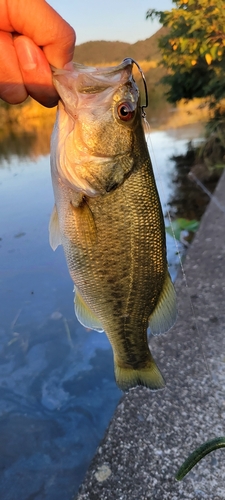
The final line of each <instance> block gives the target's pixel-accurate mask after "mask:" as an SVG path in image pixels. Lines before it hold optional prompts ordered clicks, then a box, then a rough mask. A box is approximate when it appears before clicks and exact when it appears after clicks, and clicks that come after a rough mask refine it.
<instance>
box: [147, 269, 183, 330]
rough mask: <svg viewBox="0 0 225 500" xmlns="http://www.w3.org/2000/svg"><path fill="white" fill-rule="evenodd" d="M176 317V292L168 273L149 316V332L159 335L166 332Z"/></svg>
mask: <svg viewBox="0 0 225 500" xmlns="http://www.w3.org/2000/svg"><path fill="white" fill-rule="evenodd" d="M176 317H177V308H176V293H175V290H174V286H173V283H172V281H171V278H170V275H169V273H168V274H167V277H166V279H165V283H164V286H163V289H162V292H161V295H160V297H159V300H158V303H157V306H156V308H155V310H154V311H153V313H152V314H151V316H150V317H149V327H150V330H151V333H152V334H153V335H159V334H160V333H164V332H167V331H168V330H169V329H170V328H171V327H172V326H173V324H174V323H175V321H176Z"/></svg>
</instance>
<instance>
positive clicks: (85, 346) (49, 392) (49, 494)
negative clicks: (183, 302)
mask: <svg viewBox="0 0 225 500" xmlns="http://www.w3.org/2000/svg"><path fill="white" fill-rule="evenodd" d="M43 130H44V129H43ZM43 130H42V133H41V134H40V136H37V135H36V133H34V134H33V132H32V131H29V134H31V135H27V133H26V134H23V133H22V132H21V133H20V135H19V137H18V145H17V146H16V145H15V144H11V142H10V140H8V144H10V149H9V150H7V148H6V145H5V150H4V154H3V153H2V155H1V163H0V165H1V171H0V213H1V220H0V256H1V260H0V267H1V281H0V304H1V325H0V442H1V472H2V473H1V477H0V489H1V493H2V498H4V499H7V500H17V499H18V500H21V498H22V499H23V500H30V499H31V498H35V499H36V500H52V499H53V498H54V500H61V499H62V498H72V496H73V495H75V493H76V492H77V489H78V486H79V484H80V483H81V481H82V479H83V476H84V474H85V471H86V469H87V467H88V464H89V462H90V460H91V458H92V456H93V454H94V452H95V450H96V447H97V445H98V444H99V441H100V439H101V438H102V437H103V434H104V432H105V429H106V427H107V425H108V422H109V420H110V418H111V417H112V414H113V411H114V409H115V407H116V404H117V402H118V400H119V397H120V395H121V392H120V391H119V389H118V388H117V386H116V384H115V381H114V374H113V360H112V350H111V347H110V345H109V342H108V339H107V337H106V336H105V335H104V334H101V333H98V332H93V331H91V332H90V331H87V330H85V329H84V328H83V327H82V326H81V325H80V324H79V323H78V322H77V320H76V318H75V315H74V310H73V291H72V290H73V284H72V282H71V279H70V277H69V274H68V271H67V268H66V263H65V258H64V255H63V251H62V248H61V247H60V248H59V249H57V251H56V252H55V253H53V252H52V250H51V248H50V247H49V243H48V221H49V217H50V213H51V210H52V206H53V194H52V186H51V179H50V169H49V157H48V156H45V153H46V149H45V148H47V147H49V146H46V145H47V143H48V144H49V142H48V141H49V137H48V134H47V133H46V134H43ZM190 134H191V131H190V130H189V136H190ZM43 135H45V139H44V142H42V137H43ZM187 136H188V133H187V132H186V136H185V139H184V138H182V139H176V137H175V136H173V138H172V140H171V135H170V134H169V133H168V132H155V133H153V134H152V135H151V144H150V148H152V150H153V151H154V155H153V164H154V169H155V173H156V178H157V183H158V186H159V191H160V196H161V198H162V203H163V206H164V208H165V207H166V202H167V199H168V196H169V193H170V192H171V183H170V176H171V173H172V171H173V162H170V161H169V157H170V156H171V155H172V154H173V153H179V152H181V151H183V150H184V149H185V147H186V142H187V138H189V137H187ZM11 137H13V136H11ZM21 137H23V139H21V144H20V145H19V140H20V139H19V138H21ZM28 138H29V140H30V139H31V140H30V144H29V146H28V145H27V144H26V142H27V141H28ZM45 141H46V142H45ZM162 144H163V148H162ZM38 152H39V154H40V156H39V157H38ZM30 153H31V156H32V157H34V156H35V158H36V161H33V160H31V159H30ZM3 158H4V159H3ZM37 158H38V161H37ZM8 161H10V165H9V164H8ZM6 167H8V168H6ZM168 241H169V243H168V252H169V262H170V269H171V270H172V272H175V262H176V260H175V259H176V256H175V253H176V249H175V248H174V244H173V243H172V244H171V241H170V239H169V240H168Z"/></svg>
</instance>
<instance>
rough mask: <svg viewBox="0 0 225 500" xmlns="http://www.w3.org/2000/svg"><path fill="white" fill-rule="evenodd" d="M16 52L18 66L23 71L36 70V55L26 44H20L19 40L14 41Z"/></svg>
mask: <svg viewBox="0 0 225 500" xmlns="http://www.w3.org/2000/svg"><path fill="white" fill-rule="evenodd" d="M16 50H17V53H18V56H19V60H20V64H21V65H22V68H23V71H33V70H34V69H36V68H37V65H38V60H37V53H35V50H34V48H33V47H32V46H30V45H29V44H28V43H24V42H23V43H20V39H19V38H17V40H16Z"/></svg>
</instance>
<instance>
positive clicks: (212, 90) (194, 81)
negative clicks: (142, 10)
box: [146, 0, 225, 105]
mask: <svg viewBox="0 0 225 500" xmlns="http://www.w3.org/2000/svg"><path fill="white" fill-rule="evenodd" d="M173 3H174V4H175V5H176V8H173V9H172V10H171V11H157V10H155V9H150V10H148V11H147V14H146V17H147V18H150V19H154V18H155V17H157V18H158V19H159V21H160V23H161V24H163V26H164V27H167V29H168V33H167V34H166V35H165V36H163V37H161V38H160V41H159V46H160V48H161V51H162V61H161V62H162V64H163V65H164V66H165V67H166V68H167V69H168V70H169V71H168V75H167V76H166V77H164V79H163V81H164V83H167V84H169V86H170V90H169V92H168V94H167V96H168V100H169V101H170V102H177V101H179V100H181V99H183V98H184V99H192V98H194V97H210V98H211V103H212V104H214V105H215V104H218V103H219V102H220V100H221V99H222V98H224V97H225V1H224V0H173Z"/></svg>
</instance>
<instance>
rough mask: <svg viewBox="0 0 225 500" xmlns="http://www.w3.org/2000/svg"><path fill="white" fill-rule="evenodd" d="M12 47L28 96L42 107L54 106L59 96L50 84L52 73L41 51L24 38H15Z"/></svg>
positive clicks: (28, 39)
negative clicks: (13, 47) (13, 46)
mask: <svg viewBox="0 0 225 500" xmlns="http://www.w3.org/2000/svg"><path fill="white" fill-rule="evenodd" d="M14 45H15V50H16V53H17V57H18V61H19V66H20V71H21V74H22V76H23V81H24V85H25V87H26V90H27V92H28V94H29V95H31V97H33V98H34V99H36V101H38V102H40V103H41V104H43V105H44V106H47V107H52V106H55V105H56V104H57V102H58V98H59V96H58V94H57V92H56V90H55V88H54V86H53V84H52V72H51V69H50V66H49V64H48V61H47V59H46V57H45V55H44V53H43V51H42V50H41V49H40V48H39V47H38V46H37V45H36V44H35V43H34V42H33V41H32V40H30V38H27V37H26V36H18V37H16V39H15V40H14Z"/></svg>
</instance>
